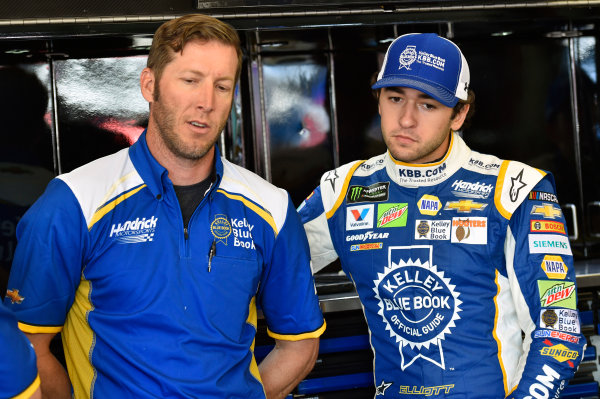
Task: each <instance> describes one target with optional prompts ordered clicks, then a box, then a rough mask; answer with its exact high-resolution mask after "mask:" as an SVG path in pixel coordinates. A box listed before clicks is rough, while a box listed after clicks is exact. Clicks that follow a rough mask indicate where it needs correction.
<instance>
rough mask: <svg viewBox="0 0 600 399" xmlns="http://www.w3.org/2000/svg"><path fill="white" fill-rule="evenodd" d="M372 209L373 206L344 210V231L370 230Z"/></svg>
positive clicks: (358, 206) (353, 207) (359, 206)
mask: <svg viewBox="0 0 600 399" xmlns="http://www.w3.org/2000/svg"><path fill="white" fill-rule="evenodd" d="M374 209H375V208H374V206H373V204H368V205H357V206H349V207H348V208H346V230H358V229H372V228H373V215H374V213H375V211H374Z"/></svg>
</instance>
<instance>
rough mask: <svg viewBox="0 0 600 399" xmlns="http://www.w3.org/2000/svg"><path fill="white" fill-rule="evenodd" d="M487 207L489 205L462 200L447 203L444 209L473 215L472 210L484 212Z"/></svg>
mask: <svg viewBox="0 0 600 399" xmlns="http://www.w3.org/2000/svg"><path fill="white" fill-rule="evenodd" d="M486 206H487V204H482V203H480V202H473V200H460V201H448V202H446V207H444V209H445V210H449V211H457V212H458V213H471V211H472V210H475V211H482V210H484V209H485V207H486Z"/></svg>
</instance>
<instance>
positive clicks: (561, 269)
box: [542, 255, 569, 280]
mask: <svg viewBox="0 0 600 399" xmlns="http://www.w3.org/2000/svg"><path fill="white" fill-rule="evenodd" d="M542 270H543V271H544V273H546V276H548V278H553V279H555V280H562V279H564V278H565V277H566V276H567V271H568V270H569V268H568V267H567V265H565V262H563V260H562V258H561V257H560V256H558V255H546V256H544V259H542Z"/></svg>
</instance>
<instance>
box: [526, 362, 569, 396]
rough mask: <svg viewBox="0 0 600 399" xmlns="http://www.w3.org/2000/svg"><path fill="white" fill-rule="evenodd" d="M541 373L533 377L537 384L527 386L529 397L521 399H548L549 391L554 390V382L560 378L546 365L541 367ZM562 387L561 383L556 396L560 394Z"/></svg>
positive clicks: (562, 383)
mask: <svg viewBox="0 0 600 399" xmlns="http://www.w3.org/2000/svg"><path fill="white" fill-rule="evenodd" d="M542 371H543V372H544V374H538V375H537V376H536V377H535V379H536V381H537V382H535V383H533V384H531V385H530V386H529V395H530V396H525V398H523V399H534V398H535V399H548V398H549V397H550V391H549V389H554V380H556V379H557V378H560V374H558V373H557V372H556V370H554V369H553V368H552V367H550V366H548V365H547V364H544V365H543V366H542ZM562 387H564V381H561V384H560V388H559V391H558V392H557V394H558V393H560V391H561V390H562Z"/></svg>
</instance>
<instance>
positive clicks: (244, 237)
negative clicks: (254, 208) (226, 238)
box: [231, 218, 256, 249]
mask: <svg viewBox="0 0 600 399" xmlns="http://www.w3.org/2000/svg"><path fill="white" fill-rule="evenodd" d="M231 225H232V226H233V246H234V247H243V248H246V249H256V247H255V246H254V240H252V229H254V225H252V224H250V223H248V221H247V220H246V218H242V219H239V218H236V219H231Z"/></svg>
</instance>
